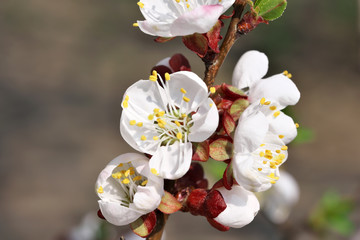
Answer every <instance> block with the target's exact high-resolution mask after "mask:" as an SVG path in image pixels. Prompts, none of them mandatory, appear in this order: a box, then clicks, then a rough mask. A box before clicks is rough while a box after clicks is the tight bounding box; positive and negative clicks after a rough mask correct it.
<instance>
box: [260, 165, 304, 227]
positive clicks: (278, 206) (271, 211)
mask: <svg viewBox="0 0 360 240" xmlns="http://www.w3.org/2000/svg"><path fill="white" fill-rule="evenodd" d="M280 172H281V178H280V179H279V181H278V182H277V183H276V184H275V185H274V186H273V187H272V188H271V189H270V190H269V191H267V192H265V193H264V196H263V202H264V203H263V205H264V207H263V211H264V213H265V214H266V215H267V216H268V218H269V219H270V220H271V221H272V222H273V223H275V224H281V223H284V222H285V221H286V220H287V219H288V217H289V215H290V212H291V210H292V208H293V207H294V206H295V204H296V203H297V202H298V200H299V195H300V190H299V185H298V184H297V182H296V180H295V179H294V177H293V176H292V175H291V174H289V173H288V172H285V171H280Z"/></svg>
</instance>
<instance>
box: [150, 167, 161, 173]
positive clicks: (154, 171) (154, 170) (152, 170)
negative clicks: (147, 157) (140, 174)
mask: <svg viewBox="0 0 360 240" xmlns="http://www.w3.org/2000/svg"><path fill="white" fill-rule="evenodd" d="M150 171H151V173H152V174H154V175H159V174H158V172H157V171H156V169H155V168H152V169H150Z"/></svg>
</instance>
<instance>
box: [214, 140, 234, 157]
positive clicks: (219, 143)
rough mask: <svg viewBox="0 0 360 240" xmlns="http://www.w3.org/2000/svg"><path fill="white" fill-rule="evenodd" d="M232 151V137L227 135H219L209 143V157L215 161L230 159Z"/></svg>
mask: <svg viewBox="0 0 360 240" xmlns="http://www.w3.org/2000/svg"><path fill="white" fill-rule="evenodd" d="M232 152H233V144H232V139H231V138H229V137H225V136H224V137H220V138H218V139H216V140H215V141H213V142H212V143H210V157H211V158H213V159H214V160H216V161H225V160H227V159H230V158H231V156H232Z"/></svg>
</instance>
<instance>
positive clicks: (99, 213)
mask: <svg viewBox="0 0 360 240" xmlns="http://www.w3.org/2000/svg"><path fill="white" fill-rule="evenodd" d="M97 216H98V217H99V218H101V219H104V220H106V219H105V217H104V215H103V214H102V212H101V211H100V209H99V210H98V211H97Z"/></svg>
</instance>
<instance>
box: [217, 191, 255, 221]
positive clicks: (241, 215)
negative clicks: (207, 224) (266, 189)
mask: <svg viewBox="0 0 360 240" xmlns="http://www.w3.org/2000/svg"><path fill="white" fill-rule="evenodd" d="M216 190H218V191H219V192H220V193H221V195H222V196H223V198H224V201H225V203H226V205H227V206H226V208H225V210H224V211H223V212H221V213H220V214H219V215H218V216H217V217H216V218H214V220H215V221H217V222H218V223H220V224H222V225H224V226H228V227H233V228H241V227H243V226H245V225H247V224H249V223H250V222H252V220H253V219H254V217H255V216H256V214H257V213H258V211H259V209H260V205H259V201H258V200H257V198H256V196H255V195H254V194H253V193H252V192H249V191H247V190H245V189H244V188H242V187H241V186H239V185H234V186H233V187H232V189H231V190H230V191H229V190H227V189H225V187H221V188H217V189H216Z"/></svg>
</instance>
